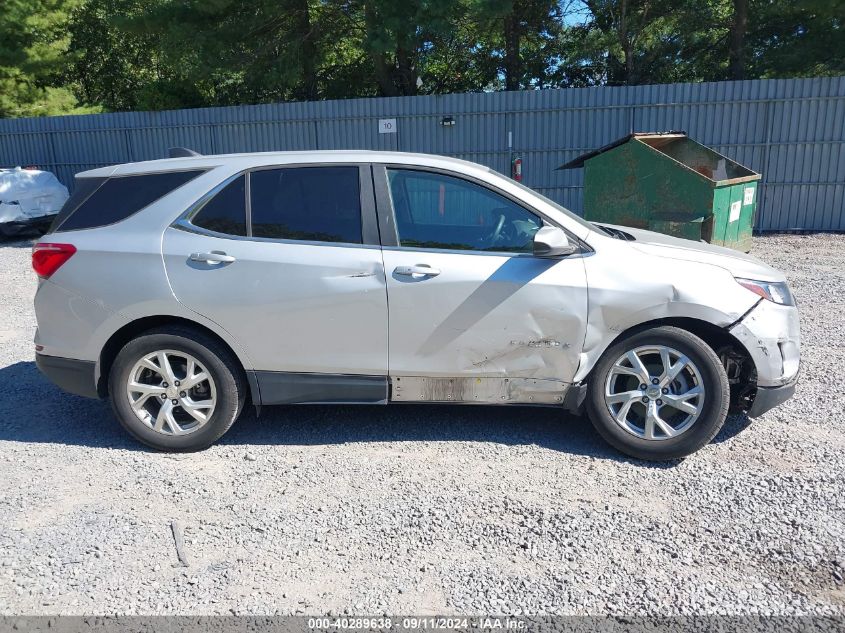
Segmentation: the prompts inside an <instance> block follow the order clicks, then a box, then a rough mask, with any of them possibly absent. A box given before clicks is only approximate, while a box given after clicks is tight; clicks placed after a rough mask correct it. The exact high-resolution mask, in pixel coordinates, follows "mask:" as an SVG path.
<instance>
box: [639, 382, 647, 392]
mask: <svg viewBox="0 0 845 633" xmlns="http://www.w3.org/2000/svg"><path fill="white" fill-rule="evenodd" d="M645 390H646V385H645V383H644V384H642V385H640V391H645Z"/></svg>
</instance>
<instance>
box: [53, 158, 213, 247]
mask: <svg viewBox="0 0 845 633" xmlns="http://www.w3.org/2000/svg"><path fill="white" fill-rule="evenodd" d="M202 173H204V170H192V171H173V172H165V173H160V174H140V175H137V176H117V177H114V178H108V179H96V181H99V182H100V183H101V184H100V185H99V186H95V184H92V183H84V184H83V183H82V182H81V181H79V182H78V185H77V186H78V187H80V188H81V189H83V191H85V192H88V191H92V192H91V193H89V195H87V196H86V197H85V198H84V200H82V199H80V198H81V196H77V195H76V192H74V195H73V196H71V198H69V199H68V202H67V204H66V205H65V208H63V209H62V210H61V212H60V213H59V216H58V217H57V218H56V223H55V228H54V229H53V230H54V231H55V232H62V231H75V230H80V229H93V228H97V227H100V226H107V225H109V224H114V223H116V222H120V221H121V220H125V219H126V218H128V217H129V216H131V215H134V214H135V213H137V212H138V211H140V210H141V209H143V208H144V207H147V206H149V205H151V204H152V203H153V202H155V201H156V200H158V199H159V198H162V197H164V196H165V195H167V194H168V193H170V192H171V191H174V190H176V189H178V188H179V187H181V186H182V185H184V184H185V183H187V182H188V181H190V180H193V179H194V178H196V177H197V176H199V175H200V174H202ZM74 207H75V208H74Z"/></svg>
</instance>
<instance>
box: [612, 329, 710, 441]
mask: <svg viewBox="0 0 845 633" xmlns="http://www.w3.org/2000/svg"><path fill="white" fill-rule="evenodd" d="M701 375H702V374H701V371H699V369H698V367H696V365H695V363H694V362H692V360H691V359H690V358H689V357H687V356H686V355H684V354H683V353H681V352H679V351H678V350H676V349H673V348H671V347H667V346H665V345H648V346H642V347H637V348H635V349H632V350H629V351H627V352H626V353H625V354H623V355H622V356H620V357H619V358H618V359H617V360H616V362H615V363H613V366H612V367H611V369H610V372H609V373H608V376H607V380H606V382H605V389H604V401H605V405H606V406H607V408H608V410H609V411H610V415H611V417H612V418H613V419H614V421H615V422H616V424H618V425H619V426H620V427H621V428H622V429H624V430H625V431H627V432H628V433H631V434H632V435H635V436H637V437H639V438H642V439H646V440H668V439H671V438H675V437H677V436H679V435H680V434H682V433H684V432H685V431H688V430H689V429H690V428H691V427H692V426H693V424H695V421H696V420H697V419H698V417H699V416H700V415H701V412H702V410H703V405H704V398H705V388H704V383H703V381H702V378H701Z"/></svg>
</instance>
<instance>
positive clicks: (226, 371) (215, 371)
mask: <svg viewBox="0 0 845 633" xmlns="http://www.w3.org/2000/svg"><path fill="white" fill-rule="evenodd" d="M158 350H175V351H180V352H187V353H189V354H191V355H192V356H194V357H195V358H196V360H197V361H199V362H200V363H201V364H202V365H203V367H205V369H206V371H207V372H208V373H209V374H210V375H211V377H212V379H213V380H214V383H215V388H216V391H217V403H216V405H215V408H214V412H213V413H212V414H211V417H210V418H209V419H208V421H207V422H206V423H205V424H204V425H203V426H201V427H200V428H198V429H197V430H196V431H193V432H191V433H188V434H186V435H164V434H162V433H159V432H157V431H155V430H153V429H152V428H150V427H149V426H147V425H146V424H144V423H143V422H142V421H141V420H140V419H139V418H138V416H136V415H135V413H134V412H133V410H132V407H131V405H130V403H129V399H128V397H127V396H126V385H127V383H128V380H129V377H130V373H131V371H132V368H133V366H134V365H135V363H137V362H138V361H139V360H140V359H141V358H143V357H144V356H145V355H147V354H151V353H153V352H155V351H158ZM247 389H248V385H247V381H246V378H245V376H244V372H243V369H242V368H241V366H240V363H239V362H238V360H237V359H236V358H235V357H234V355H233V354H232V353H231V351H229V349H228V348H226V347H225V346H223V345H221V344H220V343H219V342H218V341H216V340H215V339H213V338H211V337H209V336H207V335H205V334H203V333H202V332H199V331H197V330H194V329H192V328H190V327H183V326H173V327H163V328H157V329H154V330H149V331H147V332H144V333H143V334H141V335H139V336H138V337H137V338H134V339H132V340H131V341H129V342H128V343H127V344H126V345H125V346H124V347H123V349H121V350H120V352H119V353H118V355H117V357H116V358H115V360H114V363H113V364H112V367H111V371H110V373H109V398H110V400H111V404H112V409H113V410H114V413H115V415H116V416H117V419H118V421H119V422H120V424H121V426H122V427H123V428H124V429H126V431H127V432H128V433H129V434H130V435H132V436H133V437H134V438H135V439H137V440H138V441H139V442H141V443H143V444H146V445H147V446H150V447H152V448H155V449H157V450H160V451H174V452H188V451H199V450H202V449H204V448H208V447H209V446H210V445H212V444H213V443H214V442H216V441H217V440H218V439H220V438H221V437H222V436H223V434H224V433H226V431H228V430H229V428H230V427H231V426H232V424H234V423H235V420H237V419H238V416H239V415H240V413H241V411H242V410H243V407H244V404H245V402H246V396H247Z"/></svg>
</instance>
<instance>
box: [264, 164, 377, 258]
mask: <svg viewBox="0 0 845 633" xmlns="http://www.w3.org/2000/svg"><path fill="white" fill-rule="evenodd" d="M249 189H250V212H251V219H252V235H253V236H255V237H266V238H275V239H286V240H303V241H312V242H344V243H352V244H361V243H362V239H361V191H360V182H359V175H358V166H348V167H347V166H340V167H333V166H328V167H284V168H279V169H262V170H258V171H254V172H252V173H251V174H250V181H249Z"/></svg>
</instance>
